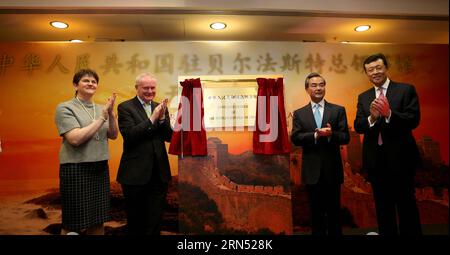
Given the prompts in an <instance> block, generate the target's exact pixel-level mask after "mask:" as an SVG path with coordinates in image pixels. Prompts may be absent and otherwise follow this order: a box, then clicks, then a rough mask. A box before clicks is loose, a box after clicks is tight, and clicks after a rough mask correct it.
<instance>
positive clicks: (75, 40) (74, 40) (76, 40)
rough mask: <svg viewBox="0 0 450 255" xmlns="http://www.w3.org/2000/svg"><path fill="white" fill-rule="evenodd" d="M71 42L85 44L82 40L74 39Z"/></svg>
mask: <svg viewBox="0 0 450 255" xmlns="http://www.w3.org/2000/svg"><path fill="white" fill-rule="evenodd" d="M69 42H73V43H80V42H83V41H82V40H80V39H72V40H70V41H69Z"/></svg>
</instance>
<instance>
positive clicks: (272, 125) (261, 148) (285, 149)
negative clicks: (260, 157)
mask: <svg viewBox="0 0 450 255" xmlns="http://www.w3.org/2000/svg"><path fill="white" fill-rule="evenodd" d="M256 81H257V83H258V98H257V107H256V122H255V131H254V132H253V153H254V154H266V155H271V154H284V153H290V151H291V144H290V142H289V139H288V132H287V125H286V111H285V109H284V86H283V78H278V79H265V78H258V79H256ZM264 103H265V104H264ZM271 105H272V107H271ZM271 111H272V112H271ZM271 115H272V118H274V119H273V120H272V119H271ZM275 117H276V118H275ZM260 122H261V123H260Z"/></svg>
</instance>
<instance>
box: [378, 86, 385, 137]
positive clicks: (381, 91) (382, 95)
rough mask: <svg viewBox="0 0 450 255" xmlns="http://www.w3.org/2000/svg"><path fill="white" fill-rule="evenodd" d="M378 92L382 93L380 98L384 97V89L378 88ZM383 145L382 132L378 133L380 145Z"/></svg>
mask: <svg viewBox="0 0 450 255" xmlns="http://www.w3.org/2000/svg"><path fill="white" fill-rule="evenodd" d="M378 90H379V91H380V95H379V96H378V97H384V94H383V87H380V88H378ZM382 144H383V139H382V138H381V132H379V133H378V145H382Z"/></svg>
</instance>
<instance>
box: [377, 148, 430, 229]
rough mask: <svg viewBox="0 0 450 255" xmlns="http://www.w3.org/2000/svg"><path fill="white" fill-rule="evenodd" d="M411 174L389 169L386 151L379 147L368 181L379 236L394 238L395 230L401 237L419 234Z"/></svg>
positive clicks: (418, 221) (390, 167)
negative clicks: (371, 191)
mask: <svg viewBox="0 0 450 255" xmlns="http://www.w3.org/2000/svg"><path fill="white" fill-rule="evenodd" d="M411 172H412V171H408V169H393V167H392V166H389V164H388V163H387V161H386V152H385V150H384V148H383V146H379V148H378V151H377V159H376V168H375V172H373V173H372V174H371V180H370V181H371V184H372V189H373V198H374V200H375V209H376V213H377V223H378V231H379V233H380V235H387V236H392V235H398V233H399V231H400V234H401V235H421V234H422V227H421V224H420V217H419V210H418V208H417V203H416V197H415V187H414V175H413V174H411ZM397 218H398V223H397Z"/></svg>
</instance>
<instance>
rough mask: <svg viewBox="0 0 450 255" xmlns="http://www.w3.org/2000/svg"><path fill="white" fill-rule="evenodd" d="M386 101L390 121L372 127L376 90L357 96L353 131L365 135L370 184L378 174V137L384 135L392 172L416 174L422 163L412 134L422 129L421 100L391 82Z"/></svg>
mask: <svg viewBox="0 0 450 255" xmlns="http://www.w3.org/2000/svg"><path fill="white" fill-rule="evenodd" d="M386 98H387V99H388V102H389V105H390V107H391V112H392V113H391V119H390V122H389V123H386V120H385V119H384V118H380V119H378V120H377V122H376V123H375V125H374V126H373V127H371V128H370V127H369V122H368V120H367V118H368V117H369V116H370V110H369V107H370V103H371V102H372V101H373V100H374V99H375V88H373V87H372V88H370V89H369V90H367V91H365V92H363V93H362V94H360V95H359V96H358V106H357V112H356V119H355V123H354V127H355V130H356V132H358V133H360V134H364V141H363V169H364V170H366V171H368V174H369V180H371V179H372V177H373V176H374V174H376V171H374V169H375V162H376V154H377V153H376V152H377V148H378V134H379V132H381V137H382V139H383V147H384V148H385V150H386V153H387V159H386V160H387V164H388V166H389V169H390V171H402V174H414V170H415V168H416V166H417V163H418V162H419V150H418V148H417V145H416V141H415V139H414V137H413V135H412V130H413V129H414V128H416V127H417V126H418V125H419V121H420V108H419V98H418V97H417V94H416V90H415V88H414V87H413V86H412V85H409V84H402V83H397V82H394V81H390V83H389V86H388V89H387V91H386Z"/></svg>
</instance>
